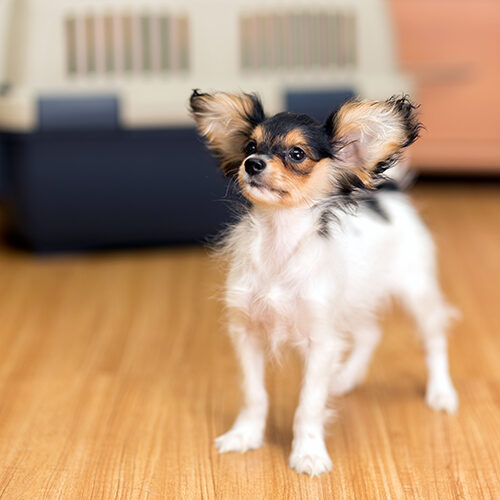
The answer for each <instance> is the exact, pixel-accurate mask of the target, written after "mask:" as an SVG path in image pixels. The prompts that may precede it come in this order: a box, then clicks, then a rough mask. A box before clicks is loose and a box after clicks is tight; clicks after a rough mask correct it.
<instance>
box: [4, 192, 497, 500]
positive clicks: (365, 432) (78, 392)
mask: <svg viewBox="0 0 500 500" xmlns="http://www.w3.org/2000/svg"><path fill="white" fill-rule="evenodd" d="M499 195H500V186H499V185H498V184H494V185H493V184H492V185H489V186H476V187H471V186H466V185H454V186H445V185H422V186H418V187H417V188H416V190H415V198H416V200H417V204H418V205H419V206H420V207H421V209H422V212H423V215H424V218H425V219H426V220H427V221H428V222H429V224H430V226H431V228H432V230H433V232H434V233H435V236H436V241H437V244H438V247H439V250H440V260H441V269H442V281H443V285H444V288H445V290H446V292H447V295H448V297H449V299H450V300H451V301H452V302H453V303H454V304H455V305H457V306H458V307H459V308H460V310H461V312H462V315H463V319H462V320H461V321H460V322H459V323H458V324H457V325H456V327H455V328H454V331H453V335H452V337H451V359H452V362H451V368H452V374H453V376H454V379H455V382H456V385H457V388H458V392H459V395H460V402H461V407H460V409H459V412H458V414H457V415H456V416H447V415H443V414H437V413H434V412H432V411H431V410H429V409H428V408H427V407H426V406H425V404H424V401H423V393H424V384H425V371H424V364H423V360H422V355H421V352H420V349H419V346H418V343H417V341H416V337H415V336H414V335H413V333H412V326H411V324H410V322H409V320H408V319H407V318H406V317H404V316H403V315H401V313H400V312H399V311H397V310H396V311H393V312H388V313H387V314H385V315H384V317H383V323H384V327H385V331H386V335H385V338H384V340H383V342H382V345H381V347H380V349H379V350H378V352H377V355H376V357H375V360H374V363H373V365H372V368H371V370H370V373H369V375H368V377H367V380H366V382H365V383H364V384H363V385H362V386H361V387H360V388H359V389H357V390H356V391H355V392H353V393H352V394H351V395H349V396H347V397H344V398H342V399H340V400H339V401H337V402H336V403H335V404H334V406H335V407H336V408H337V418H336V420H335V422H333V423H332V424H331V425H330V427H329V437H328V441H327V444H328V448H329V451H330V454H331V457H332V460H333V462H334V469H333V471H332V472H331V473H330V474H328V475H325V476H322V477H320V478H315V479H310V478H308V477H306V476H299V475H297V474H295V473H294V472H292V471H291V470H289V469H288V466H287V455H288V453H289V451H290V440H291V422H292V415H293V409H294V407H295V405H296V401H297V394H298V384H299V380H300V365H299V364H298V361H297V358H296V357H295V356H294V355H293V354H290V355H289V356H287V357H285V359H284V360H283V362H282V364H281V366H276V365H275V366H271V369H270V371H269V375H268V386H269V391H270V395H271V413H270V418H269V431H268V435H267V445H266V446H265V447H263V448H262V449H260V450H257V451H253V452H249V453H247V454H244V455H240V454H226V455H218V454H217V453H216V451H215V449H214V446H213V439H214V437H215V436H216V435H218V434H220V433H222V432H223V431H225V430H226V429H227V428H228V426H229V425H230V424H231V422H232V420H233V419H234V417H235V415H236V412H237V410H238V405H239V402H240V396H239V391H238V378H237V365H236V362H235V359H234V357H233V353H232V349H231V346H230V344H229V341H228V339H227V338H226V336H225V335H224V326H223V324H222V323H221V320H220V318H221V316H222V315H221V306H220V303H219V302H218V300H217V298H216V297H217V295H218V287H219V286H220V284H221V283H222V279H223V276H222V272H221V270H220V269H219V267H218V265H217V264H216V263H215V262H214V261H213V260H212V259H211V258H209V256H208V255H207V253H206V251H205V250H202V249H192V248H191V249H170V250H168V249H167V250H157V251H142V252H122V253H104V254H94V255H82V256H65V257H33V256H30V255H28V254H22V253H17V252H14V251H12V250H8V249H5V248H3V249H1V250H0V342H1V351H0V456H1V457H2V458H1V461H0V497H1V498H7V499H39V498H43V499H45V498H47V499H59V498H64V499H94V498H95V499H111V498H113V499H136V498H137V499H139V498H140V499H155V498H167V499H170V498H172V499H174V498H175V499H176V498H179V499H199V498H204V499H212V498H216V499H223V498H224V499H226V498H227V499H237V498H243V499H247V498H248V499H279V498H286V499H290V498H307V499H321V498H325V499H326V498H356V499H360V498H367V499H378V498H380V499H387V498H397V499H400V498H408V499H420V498H422V499H440V500H444V499H456V498H464V499H476V498H500V481H499V475H500V459H499V450H500V363H499V355H500V335H499V331H500V308H499V305H498V303H499V285H498V283H499V281H500V259H499V256H500V232H499V227H500V196H499Z"/></svg>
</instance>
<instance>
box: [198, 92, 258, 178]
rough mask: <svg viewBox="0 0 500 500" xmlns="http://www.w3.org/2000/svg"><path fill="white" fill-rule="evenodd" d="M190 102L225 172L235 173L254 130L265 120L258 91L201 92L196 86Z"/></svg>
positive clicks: (227, 173)
mask: <svg viewBox="0 0 500 500" xmlns="http://www.w3.org/2000/svg"><path fill="white" fill-rule="evenodd" d="M190 105H191V110H190V111H191V114H192V115H193V117H194V119H195V120H196V124H197V125H198V130H199V131H200V133H201V135H203V136H204V137H205V138H206V139H207V142H208V146H209V148H210V149H212V150H213V151H214V152H215V155H216V156H217V158H218V159H219V161H220V164H221V168H222V170H223V172H224V173H225V174H226V175H227V176H233V175H235V174H236V173H237V172H238V168H239V166H240V164H241V162H242V161H243V159H244V152H243V151H244V147H245V144H246V142H247V141H248V139H249V136H250V134H251V133H252V130H253V129H254V128H255V127H256V126H257V125H258V124H259V123H261V122H262V121H263V120H264V110H263V109H262V104H261V102H260V99H259V98H258V97H257V96H256V95H254V94H239V95H236V94H226V93H224V92H216V93H214V94H200V93H199V92H198V91H197V90H194V91H193V93H192V95H191V99H190Z"/></svg>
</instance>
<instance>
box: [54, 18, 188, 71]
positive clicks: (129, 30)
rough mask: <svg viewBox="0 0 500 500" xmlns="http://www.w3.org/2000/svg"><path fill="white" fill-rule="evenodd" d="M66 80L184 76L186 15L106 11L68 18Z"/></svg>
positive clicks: (186, 62)
mask: <svg viewBox="0 0 500 500" xmlns="http://www.w3.org/2000/svg"><path fill="white" fill-rule="evenodd" d="M63 24H64V26H63V28H64V37H65V43H66V59H65V64H66V73H67V75H68V76H71V77H74V76H80V77H93V76H96V75H102V74H104V75H113V74H123V73H125V74H130V75H131V76H132V75H147V74H160V75H162V74H163V75H169V74H181V73H187V72H188V71H189V66H190V54H189V51H190V39H189V19H188V17H187V16H186V15H172V14H167V13H160V14H158V13H155V14H152V13H148V12H139V13H137V12H136V13H132V12H109V11H107V12H104V13H89V12H88V11H87V12H85V13H82V14H81V15H69V16H66V18H65V19H64V22H63Z"/></svg>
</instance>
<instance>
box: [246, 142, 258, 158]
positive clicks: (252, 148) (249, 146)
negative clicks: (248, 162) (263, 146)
mask: <svg viewBox="0 0 500 500" xmlns="http://www.w3.org/2000/svg"><path fill="white" fill-rule="evenodd" d="M255 151H257V144H255V141H250V142H249V143H248V144H247V145H246V147H245V155H246V156H250V155H253V154H254V153H255Z"/></svg>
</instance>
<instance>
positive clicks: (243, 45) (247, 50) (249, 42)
mask: <svg viewBox="0 0 500 500" xmlns="http://www.w3.org/2000/svg"><path fill="white" fill-rule="evenodd" d="M239 26H240V67H241V68H242V69H243V70H272V69H288V70H293V69H300V68H332V67H335V68H344V67H345V68H348V67H354V66H356V19H355V16H354V14H353V13H352V12H347V11H340V10H339V11H336V12H332V11H325V12H322V11H318V12H302V13H292V12H285V13H279V14H278V13H270V14H262V13H259V14H248V15H243V16H241V17H240V25H239Z"/></svg>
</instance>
